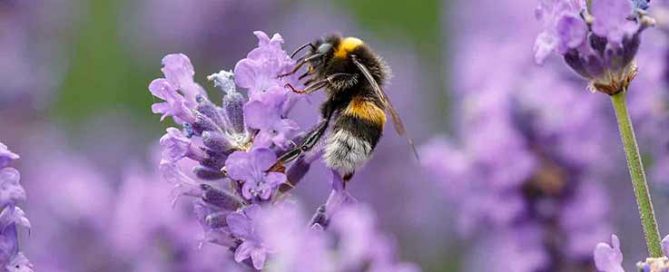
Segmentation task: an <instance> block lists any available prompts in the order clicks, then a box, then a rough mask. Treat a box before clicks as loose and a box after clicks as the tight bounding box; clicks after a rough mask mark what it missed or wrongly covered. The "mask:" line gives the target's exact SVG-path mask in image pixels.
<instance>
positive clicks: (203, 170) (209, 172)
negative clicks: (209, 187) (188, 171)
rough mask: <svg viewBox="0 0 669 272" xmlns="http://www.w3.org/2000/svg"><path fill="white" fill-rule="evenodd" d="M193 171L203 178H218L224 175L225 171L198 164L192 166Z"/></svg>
mask: <svg viewBox="0 0 669 272" xmlns="http://www.w3.org/2000/svg"><path fill="white" fill-rule="evenodd" d="M193 173H195V175H196V176H197V177H198V178H201V179H203V180H219V179H222V178H224V177H225V173H223V172H222V171H220V170H218V169H213V168H209V167H206V166H202V165H198V166H195V167H194V168H193Z"/></svg>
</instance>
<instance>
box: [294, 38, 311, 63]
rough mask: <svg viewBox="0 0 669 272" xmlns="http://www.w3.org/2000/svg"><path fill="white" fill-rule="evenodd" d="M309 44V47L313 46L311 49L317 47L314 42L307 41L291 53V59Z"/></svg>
mask: <svg viewBox="0 0 669 272" xmlns="http://www.w3.org/2000/svg"><path fill="white" fill-rule="evenodd" d="M307 46H308V47H311V49H316V46H315V45H313V44H312V43H310V42H308V43H305V44H303V45H302V46H300V47H299V48H297V49H295V51H293V53H292V54H290V58H291V59H292V58H294V57H295V55H297V53H299V52H300V51H302V50H303V49H304V48H307Z"/></svg>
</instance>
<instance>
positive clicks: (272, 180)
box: [265, 172, 286, 188]
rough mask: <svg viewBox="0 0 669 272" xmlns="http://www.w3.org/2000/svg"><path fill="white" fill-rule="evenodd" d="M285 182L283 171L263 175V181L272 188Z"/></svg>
mask: <svg viewBox="0 0 669 272" xmlns="http://www.w3.org/2000/svg"><path fill="white" fill-rule="evenodd" d="M284 182H286V175H285V174H284V173H278V172H270V173H267V176H265V183H266V184H267V185H269V186H271V187H272V188H274V187H276V186H279V185H281V184H283V183H284Z"/></svg>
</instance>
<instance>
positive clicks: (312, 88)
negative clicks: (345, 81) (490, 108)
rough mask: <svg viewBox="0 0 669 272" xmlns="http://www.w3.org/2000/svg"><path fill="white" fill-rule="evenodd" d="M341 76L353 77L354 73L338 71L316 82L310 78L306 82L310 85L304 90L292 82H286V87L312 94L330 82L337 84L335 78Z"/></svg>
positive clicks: (297, 91) (296, 91) (300, 92)
mask: <svg viewBox="0 0 669 272" xmlns="http://www.w3.org/2000/svg"><path fill="white" fill-rule="evenodd" d="M341 77H353V75H352V74H348V73H336V74H332V75H330V76H328V77H326V78H324V79H321V80H319V81H316V82H313V79H309V80H307V82H306V84H307V85H308V86H306V87H305V88H304V90H298V89H296V88H295V87H294V86H293V85H292V84H290V83H286V85H284V87H286V88H290V89H291V90H292V91H293V92H295V93H299V94H310V93H312V92H315V91H317V90H319V89H320V88H323V87H325V86H327V85H328V84H335V79H338V78H341Z"/></svg>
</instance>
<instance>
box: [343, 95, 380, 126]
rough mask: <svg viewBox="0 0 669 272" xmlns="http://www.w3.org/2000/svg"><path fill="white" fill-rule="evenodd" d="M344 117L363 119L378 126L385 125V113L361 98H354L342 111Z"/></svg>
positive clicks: (372, 103)
mask: <svg viewBox="0 0 669 272" xmlns="http://www.w3.org/2000/svg"><path fill="white" fill-rule="evenodd" d="M344 115H349V116H354V117H356V118H360V119H364V120H367V121H369V122H371V123H374V124H378V125H380V126H383V124H385V123H386V113H385V112H383V110H382V109H381V108H379V106H377V105H376V104H374V102H372V101H370V100H366V99H363V98H354V99H353V100H352V101H351V103H349V104H348V106H347V107H346V110H344Z"/></svg>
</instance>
